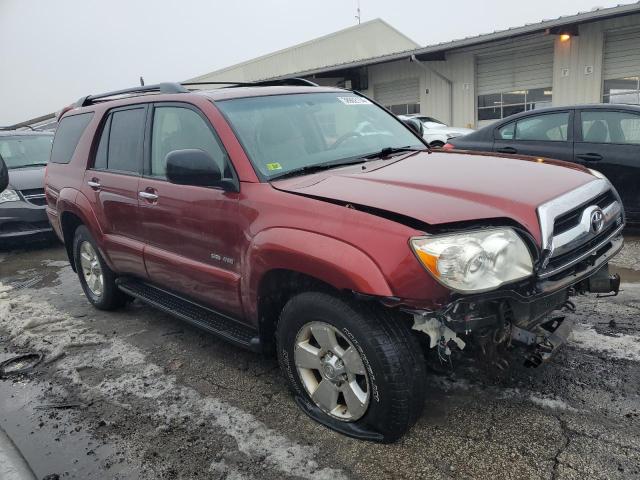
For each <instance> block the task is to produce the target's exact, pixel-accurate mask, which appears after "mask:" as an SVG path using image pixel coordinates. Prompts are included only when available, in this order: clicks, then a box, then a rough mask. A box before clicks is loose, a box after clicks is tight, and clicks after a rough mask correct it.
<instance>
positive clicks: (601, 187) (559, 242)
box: [538, 179, 624, 278]
mask: <svg viewBox="0 0 640 480" xmlns="http://www.w3.org/2000/svg"><path fill="white" fill-rule="evenodd" d="M575 205H578V207H576V206H575ZM538 217H539V220H540V229H541V232H542V244H543V245H542V247H543V262H542V264H541V266H540V268H541V270H540V271H539V272H538V276H539V277H541V278H548V277H551V276H553V275H556V274H558V273H559V272H562V271H563V270H566V269H568V268H570V267H571V266H573V265H575V264H577V263H579V262H581V261H583V260H585V259H586V258H588V257H589V256H592V255H594V254H595V255H597V254H598V252H600V251H601V250H602V249H603V248H605V247H606V246H607V245H608V244H609V242H610V241H611V240H612V239H613V238H614V237H616V236H618V235H619V234H620V233H621V232H622V228H623V227H624V213H623V209H622V203H621V201H620V198H619V197H618V194H617V193H616V192H615V190H613V188H612V187H611V184H610V183H609V182H608V181H607V180H604V179H597V180H594V181H592V182H590V183H588V184H586V185H583V186H582V187H580V188H578V189H576V190H573V191H571V192H568V193H566V194H564V195H562V196H560V197H558V198H556V199H554V200H552V201H550V202H547V203H545V204H543V205H541V206H540V207H538ZM596 220H600V221H596Z"/></svg>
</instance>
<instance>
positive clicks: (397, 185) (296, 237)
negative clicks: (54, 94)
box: [46, 80, 624, 442]
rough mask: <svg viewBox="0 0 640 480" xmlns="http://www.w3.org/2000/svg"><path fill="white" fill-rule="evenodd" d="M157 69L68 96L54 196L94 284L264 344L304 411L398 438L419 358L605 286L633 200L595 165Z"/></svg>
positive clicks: (528, 341)
mask: <svg viewBox="0 0 640 480" xmlns="http://www.w3.org/2000/svg"><path fill="white" fill-rule="evenodd" d="M188 86H189V85H187V84H169V83H166V84H160V85H156V86H147V87H139V88H134V89H129V90H122V91H118V92H111V93H107V94H102V95H94V96H88V97H84V98H82V99H81V100H79V101H78V102H77V103H76V104H75V105H74V106H72V107H69V108H67V109H65V111H64V112H63V114H62V115H61V118H60V125H59V128H58V131H57V133H56V136H55V140H54V147H53V150H54V152H55V153H56V154H55V156H53V157H52V163H50V164H49V167H48V169H47V174H46V199H47V213H48V216H49V219H50V221H51V224H52V225H53V227H54V229H55V231H56V232H57V234H58V236H59V237H60V238H61V239H62V240H63V241H64V243H65V245H66V249H67V252H68V256H69V260H70V262H71V266H72V267H73V269H74V270H75V271H76V272H77V273H78V277H79V280H80V283H81V285H82V288H83V289H84V292H85V294H86V296H87V298H88V299H89V301H90V302H91V303H92V304H93V305H94V306H95V307H96V308H99V309H103V310H110V309H114V308H117V307H121V306H123V305H125V304H126V302H127V301H128V300H130V299H132V298H137V299H139V300H141V301H143V302H146V303H148V304H150V305H153V306H154V307H157V308H159V309H161V310H164V311H166V312H169V313H171V314H173V315H175V316H177V317H179V318H181V319H183V320H185V321H187V322H190V323H192V324H194V325H196V326H198V327H200V328H203V329H205V330H207V331H209V332H211V333H213V334H216V335H219V336H221V337H223V338H225V339H227V340H229V341H231V342H234V343H235V344H237V345H240V346H242V347H246V348H249V349H251V350H254V351H262V352H276V353H277V356H278V359H279V362H280V366H281V368H282V371H283V374H284V376H285V377H286V379H287V381H288V382H289V384H290V386H291V388H292V390H293V394H294V396H295V398H296V401H297V403H298V405H299V406H300V408H302V409H303V410H304V411H305V412H306V413H307V414H308V415H309V416H311V417H312V418H314V419H315V420H317V421H319V422H321V423H323V424H324V425H327V426H329V427H331V428H333V429H335V430H337V431H340V432H342V433H344V434H347V435H350V436H353V437H356V438H362V439H369V440H376V441H384V442H391V441H394V440H396V439H398V438H399V437H400V436H402V435H403V434H404V433H405V432H406V431H407V429H408V428H409V427H410V426H411V425H412V424H413V423H414V422H415V420H416V419H417V417H418V415H419V414H420V411H421V408H422V405H423V403H424V396H425V391H426V388H425V387H426V385H425V384H426V381H427V380H426V375H425V357H424V355H425V354H430V353H431V352H433V354H434V355H435V354H437V357H436V358H438V357H439V358H440V359H441V360H443V361H446V360H447V359H448V358H449V356H450V355H452V353H455V354H456V355H458V354H460V351H462V354H464V353H465V352H467V351H470V352H473V351H479V352H485V351H487V350H488V349H489V350H490V349H494V350H495V349H496V348H498V347H509V348H515V347H516V346H520V347H521V350H522V352H523V354H524V359H525V360H526V361H527V362H528V363H529V364H530V365H537V364H539V363H541V362H543V361H544V360H545V359H547V358H549V357H550V356H551V355H552V354H553V353H554V352H555V351H556V350H557V348H558V347H559V346H560V345H561V344H562V343H563V342H564V341H565V340H566V337H567V335H568V333H569V331H570V330H571V325H570V323H569V321H568V320H565V321H563V320H562V318H554V317H553V316H550V315H549V314H550V313H551V312H552V311H554V310H557V309H561V308H562V307H563V306H567V305H571V303H570V302H569V300H568V299H569V297H570V296H571V295H574V294H580V293H585V292H600V293H608V292H613V293H617V291H618V288H619V282H620V278H619V277H617V276H611V275H609V272H608V261H609V259H610V258H611V257H612V256H613V255H615V254H616V253H617V252H618V251H619V250H620V249H621V248H622V243H623V240H622V236H621V232H622V229H623V226H624V213H623V210H622V206H621V202H620V199H619V197H618V194H617V193H616V191H615V190H614V189H613V188H612V186H611V185H610V183H609V182H608V181H607V180H606V179H605V178H604V177H603V176H602V175H600V174H599V173H598V172H595V171H592V170H587V169H585V168H583V167H579V166H576V165H571V164H567V163H562V162H556V161H551V160H542V159H534V158H513V157H511V158H506V157H505V156H500V155H495V154H471V153H465V152H431V151H430V150H429V148H428V146H427V145H426V144H425V143H424V142H423V140H422V138H421V137H420V135H418V134H417V133H415V132H414V131H413V130H412V129H411V128H409V127H408V126H407V125H406V124H404V123H403V122H402V121H400V120H399V119H398V118H396V117H395V116H394V115H393V114H391V113H390V112H388V111H387V110H385V109H384V108H382V107H380V106H379V105H377V104H376V103H375V102H374V101H372V100H370V99H368V98H367V97H365V96H363V95H361V94H359V93H357V92H352V91H347V90H341V89H336V88H325V87H319V86H315V85H313V84H310V82H306V81H301V80H300V81H296V80H294V81H289V82H283V84H282V85H274V84H267V83H263V84H255V85H232V86H229V87H225V88H217V89H214V90H208V91H204V90H201V91H191V90H188V89H187V87H188Z"/></svg>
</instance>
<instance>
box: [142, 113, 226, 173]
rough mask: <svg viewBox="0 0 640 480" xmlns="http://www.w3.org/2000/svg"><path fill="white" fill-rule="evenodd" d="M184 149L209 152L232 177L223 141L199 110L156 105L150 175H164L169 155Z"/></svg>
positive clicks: (223, 170) (221, 169) (221, 168)
mask: <svg viewBox="0 0 640 480" xmlns="http://www.w3.org/2000/svg"><path fill="white" fill-rule="evenodd" d="M185 148H197V149H199V150H203V151H205V152H207V153H208V154H209V155H211V157H212V158H213V159H214V161H215V162H216V163H217V164H218V167H219V168H220V171H221V172H223V175H224V176H225V177H227V178H230V177H231V170H230V169H229V167H228V164H227V162H228V161H227V155H226V153H225V151H224V149H223V148H222V145H221V144H220V141H219V140H218V138H217V137H216V135H215V134H214V133H213V131H212V130H211V129H210V128H209V125H208V124H207V123H206V121H205V120H204V119H203V118H202V117H201V116H200V115H199V114H198V113H196V112H195V111H193V110H191V109H188V108H181V107H156V108H155V110H154V113H153V134H152V137H151V175H152V176H154V177H164V176H165V172H166V157H167V154H168V153H169V152H172V151H174V150H182V149H185ZM225 167H226V168H225Z"/></svg>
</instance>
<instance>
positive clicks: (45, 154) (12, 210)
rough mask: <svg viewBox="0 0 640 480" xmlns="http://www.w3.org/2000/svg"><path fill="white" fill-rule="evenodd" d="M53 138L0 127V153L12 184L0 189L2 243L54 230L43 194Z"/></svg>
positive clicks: (0, 233)
mask: <svg viewBox="0 0 640 480" xmlns="http://www.w3.org/2000/svg"><path fill="white" fill-rule="evenodd" d="M52 142H53V134H52V133H49V132H25V131H16V130H13V131H0V157H2V159H3V161H4V163H5V164H6V167H7V169H8V172H9V185H8V186H7V188H6V190H4V191H3V192H1V193H0V244H1V243H3V241H5V240H8V239H13V238H22V237H29V236H35V235H39V234H47V233H50V232H51V231H52V229H51V225H50V224H49V220H48V219H47V213H46V200H45V195H44V170H45V167H46V165H47V162H48V161H49V155H50V153H51V144H52Z"/></svg>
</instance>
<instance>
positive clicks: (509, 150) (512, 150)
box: [496, 147, 518, 153]
mask: <svg viewBox="0 0 640 480" xmlns="http://www.w3.org/2000/svg"><path fill="white" fill-rule="evenodd" d="M496 152H498V153H518V151H517V150H516V149H515V148H513V147H502V148H497V149H496Z"/></svg>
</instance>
